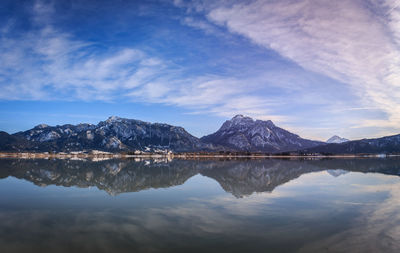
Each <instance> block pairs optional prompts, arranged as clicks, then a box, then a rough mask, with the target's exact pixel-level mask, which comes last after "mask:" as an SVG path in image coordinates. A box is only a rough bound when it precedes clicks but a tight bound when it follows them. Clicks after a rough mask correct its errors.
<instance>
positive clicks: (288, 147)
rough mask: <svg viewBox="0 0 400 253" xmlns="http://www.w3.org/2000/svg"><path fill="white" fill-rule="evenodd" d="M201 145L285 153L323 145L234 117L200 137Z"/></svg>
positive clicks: (278, 129)
mask: <svg viewBox="0 0 400 253" xmlns="http://www.w3.org/2000/svg"><path fill="white" fill-rule="evenodd" d="M201 140H202V141H203V142H207V143H212V144H215V145H222V146H227V147H230V148H233V149H236V150H242V151H260V152H285V151H294V150H299V149H304V148H309V147H315V146H318V145H322V144H324V143H323V142H319V141H312V140H307V139H303V138H301V137H300V136H298V135H296V134H293V133H290V132H289V131H286V130H285V129H282V128H279V127H277V126H275V125H274V123H272V121H271V120H267V121H262V120H254V119H252V118H250V117H245V116H243V115H236V116H235V117H233V118H232V119H231V120H227V121H225V123H224V124H223V125H222V126H221V128H220V129H219V130H218V131H217V132H215V133H213V134H210V135H207V136H204V137H202V138H201Z"/></svg>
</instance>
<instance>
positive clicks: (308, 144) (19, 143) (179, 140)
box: [0, 114, 400, 154]
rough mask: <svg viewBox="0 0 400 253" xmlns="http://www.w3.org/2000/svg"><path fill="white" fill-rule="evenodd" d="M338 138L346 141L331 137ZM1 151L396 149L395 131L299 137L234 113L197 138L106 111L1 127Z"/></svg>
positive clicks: (331, 151)
mask: <svg viewBox="0 0 400 253" xmlns="http://www.w3.org/2000/svg"><path fill="white" fill-rule="evenodd" d="M333 137H335V139H337V140H347V139H344V138H341V137H339V136H333ZM0 150H1V151H8V152H25V151H28V152H72V151H84V150H101V151H107V152H123V151H135V150H140V151H148V152H159V151H162V152H167V151H173V152H198V151H205V152H219V151H233V152H262V153H269V154H273V153H285V152H286V153H287V152H297V153H299V154H310V153H324V154H359V153H399V152H400V134H399V135H393V136H385V137H381V138H374V139H362V140H353V141H346V142H344V141H343V142H341V143H325V142H321V141H313V140H308V139H303V138H301V137H300V136H299V135H297V134H294V133H291V132H289V131H287V130H285V129H283V128H280V127H278V126H276V125H275V124H274V123H273V122H272V121H271V120H267V121H263V120H255V119H252V118H250V117H247V116H243V115H241V114H238V115H236V116H234V117H233V118H232V119H230V120H227V121H225V122H224V123H223V124H222V126H221V127H220V128H219V129H218V130H217V131H216V132H215V133H212V134H210V135H206V136H203V137H201V138H197V137H195V136H193V135H191V134H190V133H189V132H187V131H186V130H185V129H184V128H183V127H180V126H173V125H169V124H165V123H150V122H145V121H141V120H137V119H126V118H120V117H117V116H111V117H109V118H107V119H106V120H104V121H100V122H99V123H98V124H88V123H80V124H77V125H72V124H64V125H56V126H49V125H46V124H39V125H37V126H35V127H33V128H32V129H29V130H26V131H20V132H17V133H14V134H8V133H6V132H3V131H0Z"/></svg>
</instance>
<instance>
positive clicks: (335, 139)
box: [326, 135, 350, 143]
mask: <svg viewBox="0 0 400 253" xmlns="http://www.w3.org/2000/svg"><path fill="white" fill-rule="evenodd" d="M348 141H350V140H349V139H346V138H342V137H340V136H337V135H334V136H332V137H331V138H329V139H328V140H327V141H326V143H343V142H348Z"/></svg>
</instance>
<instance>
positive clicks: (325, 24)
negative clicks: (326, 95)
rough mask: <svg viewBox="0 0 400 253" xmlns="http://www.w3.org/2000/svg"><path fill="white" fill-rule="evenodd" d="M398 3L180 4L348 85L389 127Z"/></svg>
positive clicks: (399, 83)
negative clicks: (380, 112)
mask: <svg viewBox="0 0 400 253" xmlns="http://www.w3.org/2000/svg"><path fill="white" fill-rule="evenodd" d="M399 2H400V1H396V0H390V1H369V2H368V1H358V0H356V1H353V0H345V1H328V0H323V1H314V0H303V1H290V0H283V1H261V0H256V1H245V2H237V1H223V2H220V3H219V4H215V3H214V4H210V3H209V2H207V1H192V2H190V3H188V2H186V3H185V4H183V3H180V5H179V6H180V7H184V8H186V9H187V10H188V12H189V13H190V12H192V11H194V10H195V11H198V12H200V13H203V14H204V15H205V16H206V17H207V18H208V19H209V21H210V22H212V23H214V24H218V25H220V26H224V27H226V28H228V30H229V31H231V32H232V33H236V34H240V35H243V36H245V37H247V38H249V39H250V40H251V41H253V42H254V43H256V44H258V45H260V46H263V47H265V48H268V49H272V50H274V51H277V52H278V53H279V54H281V55H282V56H284V57H286V58H288V59H290V60H292V61H294V62H296V63H298V64H299V65H300V66H302V67H304V68H306V69H308V70H311V71H314V72H317V73H321V74H324V75H326V76H329V77H331V78H334V79H336V80H339V81H341V82H343V83H347V84H349V85H350V86H351V89H352V91H353V92H354V94H357V96H358V97H359V100H360V102H361V104H362V106H363V107H378V108H380V110H382V111H383V112H384V113H386V114H387V115H388V117H387V121H388V122H390V123H386V125H390V126H396V125H397V126H398V125H399V124H400V119H399V112H400V68H399V66H400V44H399V41H400V40H399V38H400V36H399V34H400V32H399V31H400V7H399V6H400V4H399ZM189 25H190V24H189ZM204 29H205V30H207V29H206V28H204ZM321 85H323V84H321ZM370 122H371V121H370V120H368V121H366V122H365V126H369V125H370ZM358 125H359V126H360V125H364V123H363V122H358ZM397 129H398V128H397Z"/></svg>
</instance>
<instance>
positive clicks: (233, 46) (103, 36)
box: [0, 0, 400, 140]
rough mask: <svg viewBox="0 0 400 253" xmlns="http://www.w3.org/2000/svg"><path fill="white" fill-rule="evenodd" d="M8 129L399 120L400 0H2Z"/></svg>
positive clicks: (304, 131)
mask: <svg viewBox="0 0 400 253" xmlns="http://www.w3.org/2000/svg"><path fill="white" fill-rule="evenodd" d="M0 58H1V59H2V61H1V62H0V88H1V92H0V117H1V118H0V130H4V131H7V132H10V133H13V132H16V131H20V130H26V129H29V128H31V127H33V126H34V125H37V124H39V123H46V124H49V125H56V124H65V123H79V122H89V123H97V122H98V121H100V120H104V119H106V118H107V117H109V116H111V115H117V116H121V117H127V118H136V119H141V120H146V121H151V122H165V123H169V124H174V125H180V126H183V127H185V128H186V129H187V130H188V131H189V132H191V133H192V134H194V135H195V136H198V137H200V136H202V135H205V134H209V133H211V132H213V131H215V130H217V129H218V128H219V126H220V125H221V124H222V123H223V121H225V120H226V119H228V118H231V117H233V116H234V115H235V114H245V115H249V116H252V117H254V118H258V119H271V120H272V121H274V122H275V124H277V125H278V126H281V127H284V128H286V129H288V130H290V131H293V132H295V133H297V134H299V135H301V136H302V137H306V138H313V139H320V140H325V139H327V138H329V137H330V136H332V135H334V134H338V135H341V136H343V137H346V138H351V139H359V138H366V137H379V136H384V135H390V134H397V133H400V67H399V66H400V1H394V0H388V1H381V0H368V1H364V0H363V1H361V0H343V1H340V2H337V1H328V0H318V1H317V0H314V1H313V0H302V1H289V0H282V1H275V0H273V1H272V0H271V1H257V0H254V1H242V2H241V1H228V0H226V1H207V0H202V1H176V0H175V1H168V0H159V1H156V0H153V1H122V0H121V1H45V0H38V1H15V0H13V1H7V0H5V1H2V5H1V6H0Z"/></svg>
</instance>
